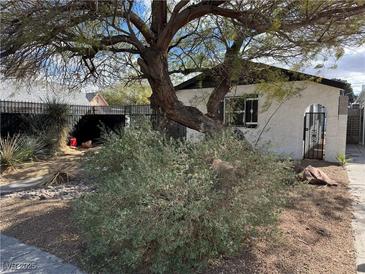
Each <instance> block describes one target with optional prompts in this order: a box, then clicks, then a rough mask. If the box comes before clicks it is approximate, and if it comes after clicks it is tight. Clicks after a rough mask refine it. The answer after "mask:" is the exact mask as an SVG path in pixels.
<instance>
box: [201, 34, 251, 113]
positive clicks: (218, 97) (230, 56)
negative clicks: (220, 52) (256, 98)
mask: <svg viewBox="0 0 365 274" xmlns="http://www.w3.org/2000/svg"><path fill="white" fill-rule="evenodd" d="M243 41H244V39H243V37H238V38H237V39H235V41H234V42H233V44H232V46H231V47H230V48H228V49H227V51H226V54H225V56H224V61H223V64H222V65H221V67H220V68H219V70H220V71H219V72H218V74H219V75H218V77H219V79H220V81H219V85H218V86H216V87H215V88H214V90H213V91H212V93H211V95H210V97H209V100H208V103H207V116H209V117H211V118H213V119H218V118H219V113H218V110H219V104H220V102H221V101H222V100H223V99H224V96H226V94H227V93H228V92H229V91H230V89H231V86H232V78H233V74H234V72H235V70H236V69H238V70H239V71H241V58H240V56H239V52H240V49H241V47H242V44H243ZM236 65H238V66H236ZM239 74H240V73H239Z"/></svg>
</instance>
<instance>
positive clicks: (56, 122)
mask: <svg viewBox="0 0 365 274" xmlns="http://www.w3.org/2000/svg"><path fill="white" fill-rule="evenodd" d="M46 104H47V107H46V111H45V114H46V115H45V117H44V118H45V121H44V122H45V125H46V133H47V134H46V135H44V136H45V137H46V138H47V140H46V141H47V143H48V144H49V148H50V150H51V152H52V153H55V152H57V151H58V150H60V149H61V148H62V147H64V146H66V142H67V135H68V133H69V122H68V117H69V115H70V109H69V106H68V105H66V104H63V103H61V102H58V101H57V100H55V99H53V100H50V99H47V101H46Z"/></svg>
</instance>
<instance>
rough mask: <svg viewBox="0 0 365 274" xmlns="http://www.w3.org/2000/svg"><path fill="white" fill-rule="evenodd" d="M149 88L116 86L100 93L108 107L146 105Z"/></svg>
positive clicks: (142, 86) (149, 93)
mask: <svg viewBox="0 0 365 274" xmlns="http://www.w3.org/2000/svg"><path fill="white" fill-rule="evenodd" d="M151 94H152V91H151V88H150V87H148V86H144V85H138V84H134V85H130V86H125V85H123V84H117V85H114V86H113V87H110V88H107V89H105V90H103V91H102V95H103V97H104V98H105V100H106V101H107V102H108V104H109V105H110V106H120V105H146V104H149V102H150V101H149V97H150V96H151Z"/></svg>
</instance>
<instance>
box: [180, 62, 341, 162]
mask: <svg viewBox="0 0 365 274" xmlns="http://www.w3.org/2000/svg"><path fill="white" fill-rule="evenodd" d="M258 65H259V66H262V67H263V70H261V72H260V75H259V76H255V77H241V78H240V79H239V80H238V81H237V84H236V85H235V86H234V87H233V88H232V91H231V92H230V93H228V94H227V95H226V97H225V99H224V102H221V108H220V114H221V118H222V120H223V121H224V123H225V124H227V125H230V126H234V127H236V128H239V129H240V130H241V131H242V132H243V133H245V136H246V139H247V140H248V141H249V142H250V143H252V144H253V145H257V146H259V147H267V148H268V149H269V150H270V151H273V152H276V153H279V154H282V155H287V156H291V157H292V158H293V159H302V158H314V159H325V160H327V161H330V162H335V161H337V160H336V157H337V155H338V154H340V153H345V149H346V123H347V102H348V100H347V99H348V98H347V97H346V96H342V90H343V89H344V84H343V83H342V82H339V81H334V80H329V79H325V78H318V77H314V76H311V75H307V74H303V73H296V72H293V71H289V70H285V69H279V68H275V67H269V66H266V65H260V64H258ZM265 70H267V71H268V70H276V71H279V72H280V73H282V74H283V75H285V76H286V77H287V79H288V82H287V83H285V84H283V85H284V87H286V88H288V89H289V88H290V89H293V88H296V89H297V90H298V94H297V95H295V96H292V97H290V98H289V99H287V100H285V101H282V102H278V101H276V100H273V101H272V102H271V104H270V105H269V106H266V103H267V99H268V98H267V96H266V95H263V94H264V93H262V92H259V89H260V88H262V86H260V85H259V84H258V83H259V82H260V80H261V79H260V78H262V76H264V75H266V72H267V71H266V72H265ZM216 79H217V77H214V73H211V72H209V73H203V74H201V75H198V76H196V77H194V78H192V79H190V80H188V81H186V82H183V83H182V84H180V85H178V86H176V89H177V96H178V98H179V100H181V101H182V102H183V103H184V104H186V105H191V106H195V107H197V108H199V109H200V110H201V111H203V112H206V102H207V100H208V98H209V95H210V93H211V92H212V90H213V88H214V87H215V86H216V85H217V84H218V83H217V80H216ZM201 136H202V134H201V133H199V132H197V131H195V130H192V129H187V131H186V137H187V139H190V140H194V139H197V138H201Z"/></svg>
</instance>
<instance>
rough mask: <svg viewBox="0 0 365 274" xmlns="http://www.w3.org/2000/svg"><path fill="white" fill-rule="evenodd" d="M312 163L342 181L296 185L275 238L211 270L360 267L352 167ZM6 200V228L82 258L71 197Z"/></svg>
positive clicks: (22, 237) (24, 238)
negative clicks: (355, 241) (351, 188)
mask: <svg viewBox="0 0 365 274" xmlns="http://www.w3.org/2000/svg"><path fill="white" fill-rule="evenodd" d="M306 164H309V163H305V162H304V163H303V165H306ZM310 164H311V165H312V166H315V167H320V168H321V169H322V170H323V171H324V172H326V173H327V174H328V175H329V176H330V177H331V178H332V179H335V180H336V181H337V182H338V183H339V185H338V186H337V187H326V186H313V185H303V184H302V185H300V186H296V187H294V189H293V191H292V192H291V194H290V196H291V199H290V203H289V204H288V205H287V207H286V208H285V209H284V210H283V212H282V213H281V215H280V219H279V226H278V231H277V233H275V236H274V238H270V239H266V240H265V239H263V240H258V239H253V240H252V242H251V243H250V246H249V247H247V248H246V249H245V250H244V252H242V254H240V255H239V256H236V257H234V258H222V259H220V260H217V261H214V262H212V264H211V267H210V268H209V269H208V271H207V272H206V273H341V274H342V273H356V272H355V253H354V247H353V236H352V228H351V218H352V213H351V197H350V194H349V192H348V189H347V185H348V179H347V174H346V171H345V170H344V169H343V168H342V167H339V166H336V165H331V164H329V163H325V162H320V161H318V162H315V161H314V162H313V161H311V162H310ZM0 206H1V216H2V218H1V226H0V229H1V232H2V233H4V234H6V235H10V236H13V237H15V238H17V239H19V240H21V241H23V242H25V243H28V244H32V245H35V246H37V247H40V248H41V249H44V250H46V251H48V252H50V253H52V254H55V255H57V256H59V257H61V258H63V259H65V260H66V261H68V262H71V263H75V264H77V262H78V260H79V258H80V255H81V254H82V252H81V250H82V243H81V240H80V238H79V236H78V234H77V230H76V228H75V226H74V224H73V220H72V218H71V213H72V209H71V207H70V201H65V200H64V201H59V200H52V201H47V200H46V201H29V200H20V199H15V198H4V199H1V201H0Z"/></svg>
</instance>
